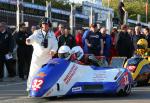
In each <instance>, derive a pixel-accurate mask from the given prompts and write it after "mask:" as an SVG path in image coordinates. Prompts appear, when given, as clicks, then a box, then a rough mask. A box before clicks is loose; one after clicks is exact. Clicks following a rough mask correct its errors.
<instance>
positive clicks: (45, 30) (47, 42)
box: [26, 18, 58, 91]
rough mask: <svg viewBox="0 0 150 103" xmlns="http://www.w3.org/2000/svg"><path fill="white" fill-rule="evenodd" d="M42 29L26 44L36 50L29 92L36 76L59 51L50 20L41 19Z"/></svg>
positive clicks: (28, 85)
mask: <svg viewBox="0 0 150 103" xmlns="http://www.w3.org/2000/svg"><path fill="white" fill-rule="evenodd" d="M40 26H41V29H39V30H36V31H35V32H34V33H33V34H32V35H31V36H30V37H29V38H27V40H26V44H28V45H32V46H33V48H34V50H33V54H32V60H31V66H30V72H29V77H28V81H27V91H29V90H30V88H31V82H32V79H33V77H34V75H35V74H36V73H37V72H38V70H39V69H40V68H41V67H42V65H44V64H46V63H47V62H48V61H49V60H50V59H52V57H53V56H54V55H55V53H56V52H57V49H58V42H57V39H56V37H55V35H54V32H53V31H52V30H50V28H51V23H50V21H49V19H48V18H43V19H41V25H40Z"/></svg>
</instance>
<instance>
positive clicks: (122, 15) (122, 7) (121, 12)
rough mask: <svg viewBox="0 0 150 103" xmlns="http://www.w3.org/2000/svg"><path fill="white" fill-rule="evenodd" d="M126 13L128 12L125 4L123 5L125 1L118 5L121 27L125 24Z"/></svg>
mask: <svg viewBox="0 0 150 103" xmlns="http://www.w3.org/2000/svg"><path fill="white" fill-rule="evenodd" d="M125 12H126V10H125V8H124V3H123V0H121V1H120V2H119V5H118V14H119V19H120V25H122V24H123V21H124V16H125Z"/></svg>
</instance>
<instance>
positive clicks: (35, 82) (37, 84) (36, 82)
mask: <svg viewBox="0 0 150 103" xmlns="http://www.w3.org/2000/svg"><path fill="white" fill-rule="evenodd" d="M43 83H44V81H43V80H42V79H34V80H33V82H32V90H34V91H38V90H39V89H41V87H42V84H43Z"/></svg>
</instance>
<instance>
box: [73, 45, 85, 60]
mask: <svg viewBox="0 0 150 103" xmlns="http://www.w3.org/2000/svg"><path fill="white" fill-rule="evenodd" d="M71 52H72V54H75V56H76V58H77V59H78V60H80V59H81V58H82V57H83V55H84V52H83V49H82V48H81V47H80V46H75V47H73V48H72V49H71Z"/></svg>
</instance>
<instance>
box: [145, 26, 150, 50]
mask: <svg viewBox="0 0 150 103" xmlns="http://www.w3.org/2000/svg"><path fill="white" fill-rule="evenodd" d="M144 35H145V39H146V40H147V41H148V48H150V30H149V28H148V27H146V28H144Z"/></svg>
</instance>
